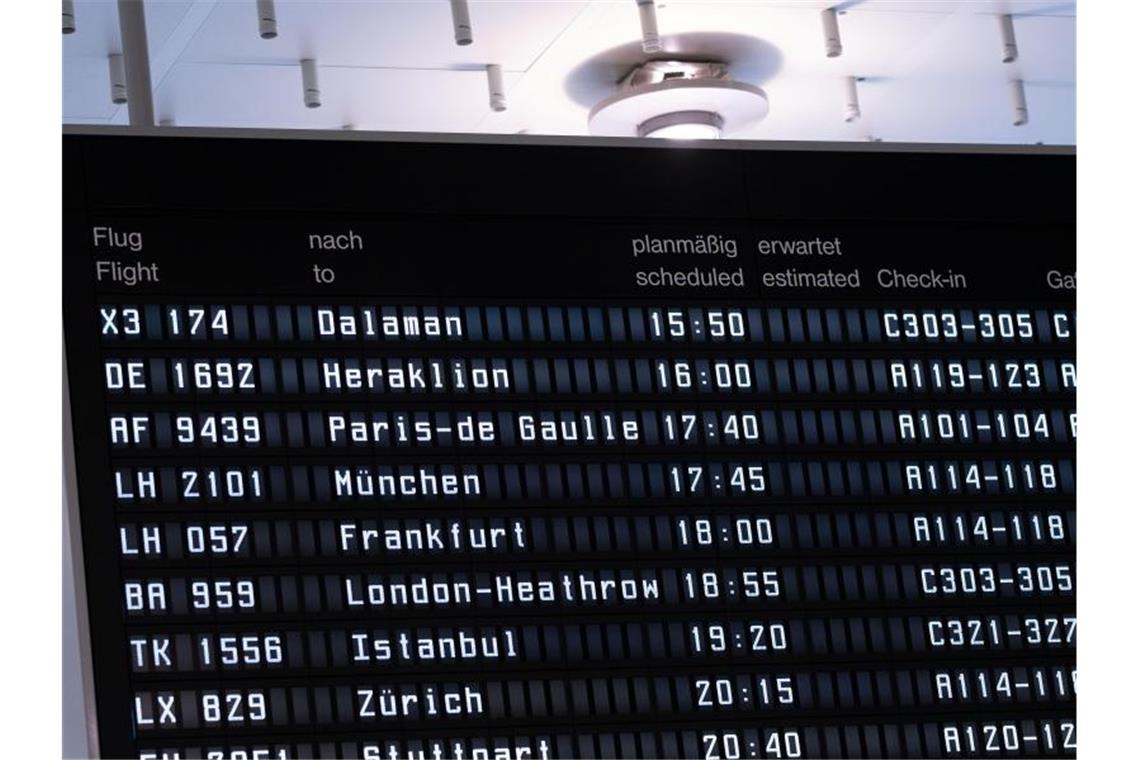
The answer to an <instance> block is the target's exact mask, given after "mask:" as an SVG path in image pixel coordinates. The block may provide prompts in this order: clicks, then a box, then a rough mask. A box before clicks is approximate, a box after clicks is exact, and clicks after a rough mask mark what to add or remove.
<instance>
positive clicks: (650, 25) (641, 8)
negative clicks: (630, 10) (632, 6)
mask: <svg viewBox="0 0 1140 760" xmlns="http://www.w3.org/2000/svg"><path fill="white" fill-rule="evenodd" d="M655 3H656V0H637V12H638V13H639V14H640V15H641V49H642V50H644V51H645V52H646V53H660V52H661V35H660V34H658V32H657V6H656V4H655Z"/></svg>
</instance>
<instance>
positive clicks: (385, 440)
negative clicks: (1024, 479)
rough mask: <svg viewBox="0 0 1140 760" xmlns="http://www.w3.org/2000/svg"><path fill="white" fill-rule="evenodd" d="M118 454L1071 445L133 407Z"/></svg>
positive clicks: (895, 425) (694, 426)
mask: <svg viewBox="0 0 1140 760" xmlns="http://www.w3.org/2000/svg"><path fill="white" fill-rule="evenodd" d="M108 426H109V437H110V442H111V446H112V447H113V448H114V449H116V450H147V449H180V450H183V449H276V448H291V449H298V448H306V447H308V448H317V449H321V448H334V449H343V448H351V449H358V450H378V451H384V450H395V451H399V450H411V449H441V448H467V449H472V448H480V449H496V448H522V449H546V450H549V449H561V450H566V449H569V448H571V447H582V448H593V449H599V448H600V449H606V448H608V449H615V448H626V449H629V448H638V447H647V446H687V447H723V446H745V447H762V446H798V447H810V446H819V447H824V446H850V445H873V446H885V445H912V444H919V445H925V444H937V445H943V446H956V445H957V446H961V445H968V446H986V445H991V446H992V445H1004V444H1021V443H1037V444H1048V443H1070V442H1071V441H1073V440H1075V439H1076V431H1077V413H1076V411H1075V410H1074V409H1072V408H1071V407H1065V408H1024V407H1021V408H1018V407H994V408H982V409H978V408H975V409H969V408H945V407H943V408H938V407H935V408H933V409H916V408H913V407H909V406H908V407H905V408H898V407H895V408H880V409H868V408H861V409H859V408H852V407H848V408H838V409H836V408H827V409H816V408H803V407H797V406H792V405H788V404H781V405H779V406H776V405H764V406H749V407H738V408H728V409H704V410H698V409H693V408H688V409H684V408H683V409H665V408H657V409H629V408H625V409H619V408H616V407H614V408H608V409H565V408H563V409H539V410H533V411H532V410H502V411H491V410H486V409H478V410H476V409H473V410H470V411H464V410H455V409H442V408H438V407H437V408H434V409H423V410H388V409H375V408H373V409H368V410H320V411H318V410H307V411H301V410H298V411H264V410H256V411H254V410H249V411H241V412H235V411H228V410H227V411H190V410H179V411H173V412H165V411H156V412H132V413H130V414H112V415H110V417H109V423H108Z"/></svg>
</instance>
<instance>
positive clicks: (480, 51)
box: [184, 0, 586, 71]
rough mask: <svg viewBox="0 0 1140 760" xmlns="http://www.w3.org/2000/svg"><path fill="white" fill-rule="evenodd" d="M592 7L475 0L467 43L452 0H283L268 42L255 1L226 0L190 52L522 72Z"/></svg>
mask: <svg viewBox="0 0 1140 760" xmlns="http://www.w3.org/2000/svg"><path fill="white" fill-rule="evenodd" d="M585 5H586V1H585V0H542V1H541V2H533V1H530V0H527V1H525V2H517V0H503V1H500V2H476V3H472V4H471V6H470V8H471V27H472V34H473V36H474V40H475V41H474V42H473V43H472V44H471V45H467V46H463V47H460V46H458V45H456V44H455V41H454V36H453V32H452V22H451V9H450V6H449V4H448V3H446V2H432V1H431V0H428V1H427V2H425V1H424V0H382V1H381V2H360V1H359V0H357V1H352V0H318V1H316V2H313V1H310V2H296V1H293V2H289V1H288V0H279V2H278V3H277V29H278V36H277V38H276V39H273V40H263V39H261V38H260V37H259V36H258V34H257V15H256V13H255V12H254V11H255V7H254V3H253V2H252V0H249V1H248V2H234V0H222V1H221V2H218V3H217V5H216V7H215V9H214V11H213V12H212V13H211V14H210V16H209V18H208V19H207V20H206V23H205V24H204V25H203V27H202V30H201V32H200V33H199V34H198V35H197V36H196V37H195V39H194V41H193V43H192V44H191V45H190V46H189V47H188V48H187V50H186V52H185V54H184V56H185V60H186V61H191V62H195V63H206V62H209V63H251V62H253V63H284V62H289V61H297V60H300V59H301V58H319V59H320V60H321V62H322V63H323V64H326V65H331V66H359V67H368V68H403V69H445V68H452V67H463V66H472V65H480V64H487V63H498V64H500V65H502V66H503V68H504V69H507V70H510V71H523V70H525V69H527V68H528V67H529V66H530V65H531V63H533V62H534V60H535V59H536V58H537V57H538V56H539V55H540V54H541V53H542V50H543V48H545V47H546V46H547V45H548V44H549V43H550V41H551V40H553V39H554V38H556V37H557V36H558V35H559V34H560V33H561V32H562V31H563V30H564V29H565V28H566V27H567V26H568V25H569V24H570V23H571V22H572V21H573V20H574V17H575V16H576V15H577V14H578V13H579V12H580V11H581V10H582V8H583V7H585Z"/></svg>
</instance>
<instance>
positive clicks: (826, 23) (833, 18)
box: [819, 8, 843, 58]
mask: <svg viewBox="0 0 1140 760" xmlns="http://www.w3.org/2000/svg"><path fill="white" fill-rule="evenodd" d="M819 15H820V18H821V19H823V49H824V51H825V52H826V53H827V57H828V58H838V57H839V56H840V55H842V53H843V41H842V40H840V39H839V14H838V13H837V12H836V10H835V9H834V8H828V9H826V10H824V11H821V12H820V14H819Z"/></svg>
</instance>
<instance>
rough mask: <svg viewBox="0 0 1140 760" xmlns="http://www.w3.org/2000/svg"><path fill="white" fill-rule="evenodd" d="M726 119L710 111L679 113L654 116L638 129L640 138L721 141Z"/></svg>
mask: <svg viewBox="0 0 1140 760" xmlns="http://www.w3.org/2000/svg"><path fill="white" fill-rule="evenodd" d="M723 129H724V119H722V118H721V117H720V115H719V114H715V113H712V112H710V111H678V112H676V113H666V114H661V115H660V116H654V117H653V118H652V119H648V120H646V121H645V122H643V123H642V124H641V125H640V126H638V128H637V134H638V136H639V137H664V138H666V139H670V140H719V139H720V138H721V136H722V132H721V131H722V130H723Z"/></svg>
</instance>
